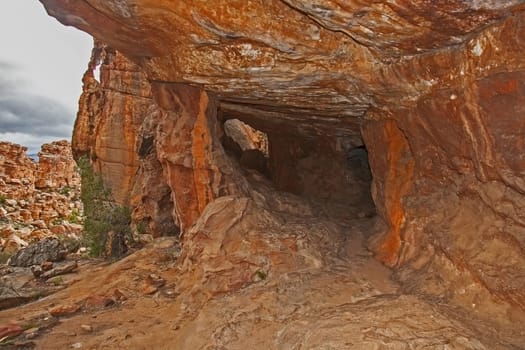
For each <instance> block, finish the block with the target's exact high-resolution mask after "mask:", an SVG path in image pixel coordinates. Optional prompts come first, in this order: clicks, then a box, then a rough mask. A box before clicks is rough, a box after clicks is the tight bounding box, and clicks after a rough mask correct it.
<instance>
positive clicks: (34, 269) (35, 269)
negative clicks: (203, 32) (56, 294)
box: [31, 265, 44, 278]
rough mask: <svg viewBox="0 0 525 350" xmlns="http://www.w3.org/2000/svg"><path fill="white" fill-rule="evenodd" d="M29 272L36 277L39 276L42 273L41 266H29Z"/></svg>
mask: <svg viewBox="0 0 525 350" xmlns="http://www.w3.org/2000/svg"><path fill="white" fill-rule="evenodd" d="M31 272H32V273H33V276H35V277H37V278H38V277H40V276H41V275H42V274H43V273H44V271H43V270H42V267H40V266H38V265H33V266H31Z"/></svg>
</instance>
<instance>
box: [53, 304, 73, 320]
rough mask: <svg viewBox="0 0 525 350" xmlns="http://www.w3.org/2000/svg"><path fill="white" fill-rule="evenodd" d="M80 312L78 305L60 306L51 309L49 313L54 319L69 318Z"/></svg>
mask: <svg viewBox="0 0 525 350" xmlns="http://www.w3.org/2000/svg"><path fill="white" fill-rule="evenodd" d="M79 310H80V306H78V305H76V304H66V305H58V306H55V307H53V308H51V309H49V313H50V314H51V316H54V317H62V316H69V315H72V314H74V313H77V312H78V311H79Z"/></svg>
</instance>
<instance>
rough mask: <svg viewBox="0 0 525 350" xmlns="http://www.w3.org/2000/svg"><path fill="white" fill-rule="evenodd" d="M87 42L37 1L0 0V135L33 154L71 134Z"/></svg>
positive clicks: (89, 41) (89, 40)
mask: <svg viewBox="0 0 525 350" xmlns="http://www.w3.org/2000/svg"><path fill="white" fill-rule="evenodd" d="M92 43H93V41H92V38H91V37H90V36H89V35H88V34H86V33H84V32H81V31H79V30H77V29H75V28H71V27H65V26H63V25H62V24H60V23H58V22H57V21H56V20H55V19H54V18H52V17H49V16H48V15H47V13H46V11H45V9H44V7H43V6H42V5H41V4H40V2H39V1H38V0H0V140H2V141H11V142H15V143H19V144H22V145H24V146H27V147H28V148H29V153H36V152H38V150H40V145H41V144H42V143H45V142H49V141H53V140H60V139H68V140H70V139H71V133H72V131H73V123H74V121H75V115H76V111H77V105H78V97H79V96H80V93H81V91H82V85H81V78H82V74H83V73H84V71H85V70H86V67H87V63H88V61H89V56H90V54H91V47H92Z"/></svg>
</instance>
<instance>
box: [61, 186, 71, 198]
mask: <svg viewBox="0 0 525 350" xmlns="http://www.w3.org/2000/svg"><path fill="white" fill-rule="evenodd" d="M71 191H72V189H71V187H68V186H64V187H62V188H60V190H58V193H60V194H61V195H63V196H69V193H70V192H71Z"/></svg>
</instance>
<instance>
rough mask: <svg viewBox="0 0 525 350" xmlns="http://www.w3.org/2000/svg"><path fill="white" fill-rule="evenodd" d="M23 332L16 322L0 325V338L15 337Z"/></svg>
mask: <svg viewBox="0 0 525 350" xmlns="http://www.w3.org/2000/svg"><path fill="white" fill-rule="evenodd" d="M22 333H24V329H23V328H22V327H20V325H17V324H5V325H1V326H0V339H4V338H11V337H16V336H17V335H20V334H22Z"/></svg>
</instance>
